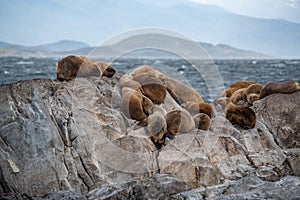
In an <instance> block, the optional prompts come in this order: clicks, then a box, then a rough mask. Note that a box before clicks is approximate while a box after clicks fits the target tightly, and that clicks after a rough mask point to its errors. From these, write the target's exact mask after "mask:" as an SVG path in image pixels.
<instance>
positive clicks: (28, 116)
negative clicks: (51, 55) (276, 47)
mask: <svg viewBox="0 0 300 200" xmlns="http://www.w3.org/2000/svg"><path fill="white" fill-rule="evenodd" d="M120 77H121V75H119V74H116V75H115V76H114V77H112V78H107V77H102V78H101V79H99V78H96V77H94V78H88V79H85V78H77V79H75V80H71V81H69V82H58V81H55V80H49V79H36V80H30V81H20V82H17V83H12V84H7V85H0V194H1V196H0V198H2V199H18V198H23V199H26V198H27V199H51V198H52V199H55V198H70V199H76V198H82V199H84V198H88V199H95V198H100V197H101V198H103V199H105V198H106V199H127V198H131V197H132V199H135V198H140V197H141V199H163V198H165V196H170V195H172V198H175V199H176V198H177V199H180V198H186V199H192V198H198V199H201V198H211V199H222V198H224V199H230V198H233V199H234V198H236V199H237V198H241V199H247V198H248V199H249V198H250V199H251V198H252V199H253V198H277V197H278V198H294V197H295V198H296V197H298V196H299V192H298V191H299V177H296V176H300V168H299V166H300V147H299V146H300V143H299V133H300V131H299V130H300V129H299V126H300V124H299V123H300V120H299V119H300V115H299V111H300V107H299V105H300V102H299V99H300V98H299V95H300V92H295V93H292V94H273V95H270V96H268V97H266V98H264V99H262V100H259V101H256V102H255V103H254V110H255V113H256V115H257V123H256V126H255V128H253V129H249V130H243V129H241V128H240V127H238V126H237V127H236V126H233V125H232V124H231V123H230V122H229V121H228V120H227V119H226V118H225V116H224V114H222V113H221V112H216V113H215V116H214V117H213V118H212V123H211V127H210V129H209V131H202V130H196V129H194V130H192V131H190V132H188V133H185V134H182V133H178V135H176V136H175V137H174V139H166V143H165V144H164V145H163V146H162V147H161V149H157V147H156V146H155V145H154V144H153V142H152V141H151V140H150V139H149V133H148V131H147V127H140V126H138V125H137V123H136V122H135V121H133V120H130V119H127V118H126V117H125V116H124V114H123V113H122V112H121V111H120V108H119V102H120V94H119V90H118V86H117V85H118V81H119V79H120ZM161 107H162V108H164V109H165V110H171V109H173V108H176V107H178V104H177V103H176V102H175V101H174V100H172V97H171V96H170V95H168V94H167V98H166V102H165V103H164V104H162V105H161ZM167 174H168V175H167ZM289 175H294V176H293V177H292V176H289ZM269 181H271V182H269ZM239 186H241V187H242V189H240V190H239V189H238V187H239ZM264 191H267V192H266V193H264ZM287 191H289V192H287ZM272 195H274V196H273V197H272ZM170 198H171V197H170Z"/></svg>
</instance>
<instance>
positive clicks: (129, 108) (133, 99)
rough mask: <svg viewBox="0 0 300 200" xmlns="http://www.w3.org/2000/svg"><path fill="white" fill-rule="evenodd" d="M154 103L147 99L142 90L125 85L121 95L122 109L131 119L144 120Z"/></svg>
mask: <svg viewBox="0 0 300 200" xmlns="http://www.w3.org/2000/svg"><path fill="white" fill-rule="evenodd" d="M151 104H152V105H153V103H152V102H151V101H150V100H147V98H146V97H145V96H143V95H142V94H141V93H140V92H137V91H135V90H133V89H131V88H127V87H124V88H123V89H122V97H121V105H120V108H121V111H122V112H123V113H124V114H125V116H126V117H128V118H129V119H133V120H137V121H142V120H144V119H146V118H147V117H148V114H149V110H150V108H151V107H152V105H151Z"/></svg>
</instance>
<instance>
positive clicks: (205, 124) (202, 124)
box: [193, 113, 211, 131]
mask: <svg viewBox="0 0 300 200" xmlns="http://www.w3.org/2000/svg"><path fill="white" fill-rule="evenodd" d="M193 119H194V122H195V126H196V128H198V129H200V130H205V131H207V130H208V129H209V127H210V123H211V119H210V117H209V116H208V115H207V114H205V113H198V114H196V115H194V116H193Z"/></svg>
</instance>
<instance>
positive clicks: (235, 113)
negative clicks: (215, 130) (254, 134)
mask: <svg viewBox="0 0 300 200" xmlns="http://www.w3.org/2000/svg"><path fill="white" fill-rule="evenodd" d="M225 115H226V118H227V119H228V120H229V121H230V122H231V123H235V124H239V125H241V126H243V127H246V128H248V129H251V128H254V126H255V123H256V115H255V113H254V111H253V110H252V109H251V108H248V107H245V106H242V105H235V104H233V103H232V102H230V103H229V104H228V105H227V106H226V108H225Z"/></svg>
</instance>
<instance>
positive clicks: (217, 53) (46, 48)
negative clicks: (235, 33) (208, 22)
mask: <svg viewBox="0 0 300 200" xmlns="http://www.w3.org/2000/svg"><path fill="white" fill-rule="evenodd" d="M66 41H67V42H66ZM2 44H4V46H2ZM63 44H67V46H66V47H64V46H63ZM198 44H199V45H200V46H201V47H202V48H203V49H205V50H206V52H207V54H208V55H209V56H210V57H212V58H215V59H223V58H224V59H235V58H237V59H238V58H240V59H247V58H262V59H264V58H270V56H269V55H266V54H263V53H258V52H254V51H250V50H242V49H238V48H235V47H232V46H230V45H227V44H216V45H214V44H210V43H206V42H198ZM70 47H74V48H70ZM77 47H80V48H77ZM95 48H97V49H98V48H102V47H93V46H89V45H88V44H86V43H84V42H80V41H74V40H60V41H58V42H54V43H48V44H42V45H37V46H22V45H16V44H10V43H7V42H3V41H0V56H25V57H41V56H42V57H47V56H49V57H61V56H66V55H70V54H74V55H85V56H88V54H89V53H90V52H92V51H93V49H95ZM103 48H105V49H110V48H109V47H103ZM106 51H107V50H106ZM106 51H105V52H106ZM111 51H113V53H117V52H114V51H116V50H115V49H111ZM111 54H112V53H111V52H107V54H106V53H104V54H103V57H109V56H110V55H111ZM101 55H102V54H101ZM134 56H136V57H138V58H170V55H169V54H168V53H164V52H162V51H156V50H152V51H151V50H141V51H139V52H138V53H135V54H134ZM125 57H126V56H125ZM171 58H173V57H172V56H171Z"/></svg>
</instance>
